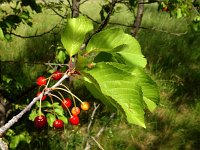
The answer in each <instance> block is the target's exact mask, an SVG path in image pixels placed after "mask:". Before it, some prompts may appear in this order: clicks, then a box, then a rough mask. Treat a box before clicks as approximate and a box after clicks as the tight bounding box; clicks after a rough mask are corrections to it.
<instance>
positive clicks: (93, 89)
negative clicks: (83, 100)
mask: <svg viewBox="0 0 200 150" xmlns="http://www.w3.org/2000/svg"><path fill="white" fill-rule="evenodd" d="M91 80H92V77H89V76H87V78H86V77H85V78H84V85H85V86H86V88H87V89H88V90H89V91H90V93H91V94H92V95H93V96H94V97H95V98H96V99H99V100H101V101H102V102H103V103H104V104H105V105H106V106H107V107H109V110H111V111H115V110H116V105H115V103H113V100H112V99H111V98H110V97H108V96H106V95H104V94H103V93H102V92H101V89H100V87H99V86H98V85H97V83H96V82H95V81H94V80H93V81H91Z"/></svg>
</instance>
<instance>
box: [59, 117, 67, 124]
mask: <svg viewBox="0 0 200 150" xmlns="http://www.w3.org/2000/svg"><path fill="white" fill-rule="evenodd" d="M58 119H61V120H62V121H63V122H64V123H65V124H68V119H67V117H65V116H64V115H63V116H58Z"/></svg>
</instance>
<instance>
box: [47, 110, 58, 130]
mask: <svg viewBox="0 0 200 150" xmlns="http://www.w3.org/2000/svg"><path fill="white" fill-rule="evenodd" d="M46 117H47V122H48V124H49V126H50V127H53V122H54V121H55V120H56V117H55V116H54V115H53V114H51V113H48V114H47V115H46Z"/></svg>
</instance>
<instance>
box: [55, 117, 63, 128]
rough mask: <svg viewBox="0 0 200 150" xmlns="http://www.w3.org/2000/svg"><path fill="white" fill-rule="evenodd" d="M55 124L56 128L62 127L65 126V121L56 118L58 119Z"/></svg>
mask: <svg viewBox="0 0 200 150" xmlns="http://www.w3.org/2000/svg"><path fill="white" fill-rule="evenodd" d="M53 126H54V127H55V128H56V129H62V128H63V126H64V123H63V121H62V120H60V119H56V120H55V121H54V122H53Z"/></svg>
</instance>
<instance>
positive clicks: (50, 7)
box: [42, 0, 66, 19]
mask: <svg viewBox="0 0 200 150" xmlns="http://www.w3.org/2000/svg"><path fill="white" fill-rule="evenodd" d="M42 1H43V2H44V4H45V5H46V6H47V7H49V8H50V9H51V10H52V11H53V12H54V13H55V14H56V15H58V16H59V17H61V18H62V19H64V18H66V17H65V16H62V15H61V14H59V13H58V12H57V11H56V10H55V9H54V8H53V7H51V6H49V5H48V4H47V2H46V1H45V0H42Z"/></svg>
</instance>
